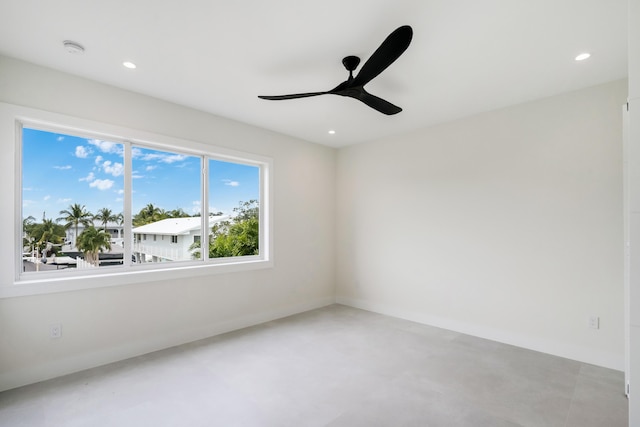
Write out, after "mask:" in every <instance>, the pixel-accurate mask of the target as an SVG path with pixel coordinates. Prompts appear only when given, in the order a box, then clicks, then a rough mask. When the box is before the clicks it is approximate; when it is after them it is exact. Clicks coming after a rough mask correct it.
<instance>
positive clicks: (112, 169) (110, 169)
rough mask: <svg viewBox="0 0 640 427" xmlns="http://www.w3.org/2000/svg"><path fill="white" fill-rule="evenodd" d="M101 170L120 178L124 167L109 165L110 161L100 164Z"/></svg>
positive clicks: (117, 164)
mask: <svg viewBox="0 0 640 427" xmlns="http://www.w3.org/2000/svg"><path fill="white" fill-rule="evenodd" d="M102 169H104V171H105V173H108V174H109V175H113V176H120V175H122V174H123V173H124V166H123V165H122V163H118V162H116V163H113V164H112V163H111V161H110V160H107V161H106V162H104V163H103V164H102Z"/></svg>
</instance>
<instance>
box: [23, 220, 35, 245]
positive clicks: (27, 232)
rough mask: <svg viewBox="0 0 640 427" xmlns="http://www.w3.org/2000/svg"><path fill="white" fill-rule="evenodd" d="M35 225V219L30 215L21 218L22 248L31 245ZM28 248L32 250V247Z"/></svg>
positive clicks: (33, 240)
mask: <svg viewBox="0 0 640 427" xmlns="http://www.w3.org/2000/svg"><path fill="white" fill-rule="evenodd" d="M35 225H36V219H35V218H34V217H33V216H31V215H29V216H28V217H26V218H23V219H22V246H23V247H24V248H26V247H27V246H32V245H33V243H34V242H35V239H34V238H33V228H34V227H35ZM29 250H33V247H30V248H29Z"/></svg>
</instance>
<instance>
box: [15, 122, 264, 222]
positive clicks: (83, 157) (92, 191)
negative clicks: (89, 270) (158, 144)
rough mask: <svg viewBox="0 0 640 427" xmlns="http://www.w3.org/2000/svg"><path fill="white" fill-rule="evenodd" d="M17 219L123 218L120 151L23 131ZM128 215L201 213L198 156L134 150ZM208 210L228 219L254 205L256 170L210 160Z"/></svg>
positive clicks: (88, 141)
mask: <svg viewBox="0 0 640 427" xmlns="http://www.w3.org/2000/svg"><path fill="white" fill-rule="evenodd" d="M22 144H23V145H22V147H23V148H22V150H23V151H22V167H23V169H22V199H23V205H22V215H23V218H26V217H28V216H29V215H31V216H33V217H34V218H36V220H37V221H38V222H39V221H41V220H42V217H43V214H44V215H45V216H46V217H47V218H53V219H54V220H55V219H56V218H58V217H60V211H61V210H63V209H68V207H69V205H71V204H74V203H79V204H80V205H85V207H86V209H87V210H88V211H89V212H91V213H94V214H95V213H96V212H97V211H98V209H101V208H109V209H111V210H112V211H113V212H114V213H119V212H122V211H123V199H124V168H125V165H124V164H123V158H122V153H123V145H122V144H119V143H113V142H109V141H104V140H98V139H87V138H80V137H75V136H70V135H64V134H59V133H51V132H46V131H41V130H35V129H27V128H25V129H24V130H23V141H22ZM132 154H133V164H132V178H133V179H132V181H133V195H132V205H133V214H135V213H137V212H138V211H139V210H140V209H141V208H142V207H144V206H146V205H147V204H148V203H152V204H153V205H154V206H156V207H159V208H161V209H165V210H173V209H177V208H182V209H183V210H184V211H185V212H187V213H189V214H196V213H199V212H200V209H201V207H200V198H201V197H200V157H195V156H188V155H184V154H179V153H174V152H167V151H158V150H151V149H147V148H142V147H136V146H134V147H133V148H132ZM209 162H210V163H209V169H210V176H209V188H210V191H209V193H210V196H209V199H210V200H209V205H210V211H215V212H217V211H223V212H225V213H232V209H233V208H234V207H236V206H238V203H239V202H240V201H248V200H251V199H258V196H259V169H258V168H257V167H254V166H248V165H240V164H235V163H230V162H223V161H216V160H210V161H209Z"/></svg>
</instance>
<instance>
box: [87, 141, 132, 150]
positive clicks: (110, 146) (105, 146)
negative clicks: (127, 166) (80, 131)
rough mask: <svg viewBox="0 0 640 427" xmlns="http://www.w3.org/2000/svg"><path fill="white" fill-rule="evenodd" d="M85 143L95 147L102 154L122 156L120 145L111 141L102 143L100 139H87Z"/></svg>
mask: <svg viewBox="0 0 640 427" xmlns="http://www.w3.org/2000/svg"><path fill="white" fill-rule="evenodd" d="M87 142H88V143H89V144H91V145H93V146H94V147H97V148H98V150H100V151H101V152H103V153H113V154H122V153H123V149H122V144H118V143H115V142H111V141H103V140H101V139H88V140H87Z"/></svg>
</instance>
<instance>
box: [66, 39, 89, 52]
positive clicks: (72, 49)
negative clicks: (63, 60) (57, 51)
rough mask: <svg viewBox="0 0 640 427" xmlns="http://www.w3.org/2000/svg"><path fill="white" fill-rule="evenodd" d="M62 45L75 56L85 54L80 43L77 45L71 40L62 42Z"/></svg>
mask: <svg viewBox="0 0 640 427" xmlns="http://www.w3.org/2000/svg"><path fill="white" fill-rule="evenodd" d="M62 45H63V46H64V48H65V49H66V50H67V52H69V53H73V54H75V55H80V54H83V53H84V47H82V45H81V44H80V43H76V42H73V41H71V40H65V41H63V42H62Z"/></svg>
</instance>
